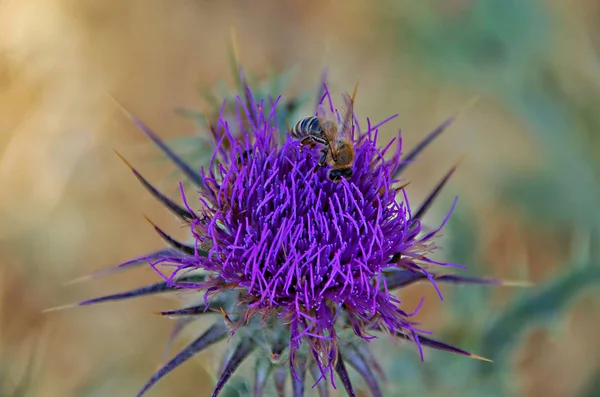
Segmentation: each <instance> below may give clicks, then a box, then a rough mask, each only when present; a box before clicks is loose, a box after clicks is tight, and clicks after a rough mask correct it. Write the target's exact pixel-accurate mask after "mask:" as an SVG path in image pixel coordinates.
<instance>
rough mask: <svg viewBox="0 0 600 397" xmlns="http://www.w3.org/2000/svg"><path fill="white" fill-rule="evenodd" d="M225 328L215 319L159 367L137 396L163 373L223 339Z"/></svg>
mask: <svg viewBox="0 0 600 397" xmlns="http://www.w3.org/2000/svg"><path fill="white" fill-rule="evenodd" d="M226 331H227V329H226V328H225V325H224V324H223V322H222V321H217V322H216V323H215V324H214V325H213V326H212V327H210V328H209V329H208V330H207V331H206V332H204V333H203V334H202V335H201V336H200V337H199V338H198V339H196V340H195V341H193V342H192V343H191V344H189V345H188V346H187V347H186V348H184V349H183V350H182V351H181V352H180V353H179V354H177V355H176V356H175V357H173V359H172V360H171V361H169V362H168V363H167V364H165V366H164V367H162V368H161V369H159V370H158V371H157V372H156V373H155V374H154V375H153V376H152V378H150V380H149V381H148V383H146V384H145V385H144V387H143V388H142V390H140V392H139V393H138V394H137V397H141V396H143V395H144V394H145V393H146V392H147V391H148V390H149V389H150V388H151V387H152V386H154V385H155V384H156V382H158V381H159V380H160V379H162V378H163V377H164V376H165V375H167V374H168V373H170V372H171V371H173V370H174V369H175V368H177V367H178V366H180V365H181V364H183V363H184V362H186V361H187V360H189V359H190V358H192V357H193V356H195V355H196V354H198V353H199V352H201V351H202V350H204V349H206V348H207V347H209V346H211V345H213V344H215V343H217V342H219V341H220V340H222V339H224V338H225V336H226Z"/></svg>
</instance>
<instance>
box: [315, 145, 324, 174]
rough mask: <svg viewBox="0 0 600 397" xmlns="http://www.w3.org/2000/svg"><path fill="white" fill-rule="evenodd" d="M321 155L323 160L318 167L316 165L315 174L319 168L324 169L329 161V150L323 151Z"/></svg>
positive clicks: (320, 160)
mask: <svg viewBox="0 0 600 397" xmlns="http://www.w3.org/2000/svg"><path fill="white" fill-rule="evenodd" d="M321 153H322V155H321V158H320V159H319V162H318V163H317V165H315V169H314V172H316V171H317V170H318V169H319V168H321V167H324V166H325V162H326V161H327V149H323V150H321Z"/></svg>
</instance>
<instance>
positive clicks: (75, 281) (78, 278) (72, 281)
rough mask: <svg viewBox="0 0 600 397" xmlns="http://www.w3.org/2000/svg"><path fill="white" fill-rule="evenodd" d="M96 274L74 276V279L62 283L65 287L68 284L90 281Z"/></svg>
mask: <svg viewBox="0 0 600 397" xmlns="http://www.w3.org/2000/svg"><path fill="white" fill-rule="evenodd" d="M94 276H95V275H94V274H86V275H85V276H81V277H77V278H74V279H73V280H69V281H67V282H65V283H63V284H62V285H63V287H66V286H67V285H73V284H79V283H82V282H84V281H89V280H91V279H93V278H94Z"/></svg>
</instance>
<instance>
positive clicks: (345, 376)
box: [335, 353, 356, 397]
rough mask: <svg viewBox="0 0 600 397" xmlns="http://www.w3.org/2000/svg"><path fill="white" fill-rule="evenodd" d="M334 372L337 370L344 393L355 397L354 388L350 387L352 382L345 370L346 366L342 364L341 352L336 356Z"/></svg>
mask: <svg viewBox="0 0 600 397" xmlns="http://www.w3.org/2000/svg"><path fill="white" fill-rule="evenodd" d="M335 372H337V374H338V376H339V377H340V380H341V381H342V384H343V385H344V388H345V389H346V393H348V396H349V397H356V393H355V392H354V388H353V387H352V382H351V381H350V376H349V375H348V371H347V370H346V366H345V365H344V359H343V357H342V355H341V353H340V354H339V356H338V360H337V363H336V365H335Z"/></svg>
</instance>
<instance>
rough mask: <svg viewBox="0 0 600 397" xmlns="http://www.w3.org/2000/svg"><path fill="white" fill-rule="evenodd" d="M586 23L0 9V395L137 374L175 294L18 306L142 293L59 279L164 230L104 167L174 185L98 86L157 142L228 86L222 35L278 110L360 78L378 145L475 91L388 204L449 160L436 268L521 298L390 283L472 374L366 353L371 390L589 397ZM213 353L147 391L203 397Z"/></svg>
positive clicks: (127, 382)
mask: <svg viewBox="0 0 600 397" xmlns="http://www.w3.org/2000/svg"><path fill="white" fill-rule="evenodd" d="M599 17H600V1H598V0H570V1H568V2H566V1H560V0H546V1H535V0H421V1H399V0H396V1H391V0H385V1H384V0H382V1H378V2H363V1H360V2H359V1H312V0H304V1H302V2H300V1H289V2H277V1H262V0H261V1H253V2H233V1H220V2H214V1H201V0H172V1H165V0H129V1H116V0H104V1H102V2H99V1H88V0H24V1H16V0H12V1H11V0H4V1H0V153H1V154H0V187H1V189H2V194H1V195H0V205H1V206H0V255H1V260H0V396H2V397H4V396H9V397H17V396H43V397H53V396H77V397H79V396H81V397H83V396H130V395H135V393H136V392H137V391H138V390H139V388H140V387H141V385H142V384H143V383H144V382H145V381H146V380H147V379H148V378H149V377H150V375H151V373H152V372H153V371H154V370H155V369H156V368H157V367H158V365H159V364H160V360H161V355H162V352H163V347H164V344H165V343H166V340H167V338H168V335H169V332H170V329H171V326H172V322H171V321H169V320H168V319H164V318H159V317H158V316H155V315H153V314H152V313H153V312H156V311H158V310H164V309H169V308H174V307H177V306H178V302H177V301H176V300H173V299H164V298H152V297H149V298H144V299H140V300H132V301H126V302H122V303H115V304H110V303H107V304H103V305H98V306H91V307H88V308H75V309H72V310H68V311H62V312H52V313H44V314H42V313H41V311H42V310H43V309H46V308H49V307H53V306H58V305H63V304H67V303H71V302H76V301H80V300H84V299H88V298H92V297H96V296H100V295H105V294H108V293H113V292H117V291H120V290H125V289H128V288H133V287H137V286H141V285H144V284H146V283H150V282H153V281H154V280H157V276H156V275H155V274H154V273H153V272H152V270H151V269H136V270H132V271H131V272H125V273H122V274H119V275H113V276H110V277H107V278H104V279H98V280H93V281H91V282H87V283H79V284H73V285H65V283H67V282H68V281H70V280H72V279H75V278H77V277H79V276H82V275H85V274H88V273H90V272H92V271H94V270H98V269H101V268H103V267H108V266H110V265H114V264H117V263H120V262H123V261H125V260H128V259H130V258H132V257H135V256H138V255H141V254H144V253H147V252H150V251H151V250H154V249H158V248H161V247H162V242H161V241H160V239H159V238H158V237H157V236H156V234H155V233H154V231H153V230H152V228H151V227H149V225H148V224H147V223H146V221H145V220H144V219H143V217H142V215H143V214H146V215H148V216H150V218H151V219H152V220H153V221H155V222H156V223H157V224H159V225H161V226H164V227H165V229H168V230H169V231H170V232H173V233H174V235H175V236H177V237H183V236H185V230H183V229H181V230H180V229H178V228H177V226H175V224H174V222H173V219H172V216H171V215H170V214H169V213H167V211H165V210H164V209H163V208H161V206H160V204H158V203H156V202H155V201H154V200H153V199H152V198H151V197H150V196H149V194H147V193H146V192H145V191H144V190H143V188H142V187H141V186H139V185H138V184H137V182H136V181H135V180H134V178H133V177H132V175H131V174H130V173H129V171H128V170H127V169H126V167H125V166H124V165H123V164H122V163H121V161H120V160H119V159H118V158H117V157H116V156H115V154H114V152H113V149H117V150H118V151H119V152H120V153H122V154H123V155H124V156H125V157H126V158H128V159H129V160H130V161H131V162H132V163H133V164H135V165H136V166H137V168H138V169H139V170H140V171H141V172H142V173H143V174H145V175H146V176H147V177H148V178H149V179H150V180H151V181H154V182H157V183H158V185H159V186H160V187H162V188H164V189H165V190H167V191H170V192H173V191H175V189H176V182H177V180H178V179H177V177H175V178H172V175H171V172H172V171H173V168H172V167H170V166H169V165H166V163H165V162H160V161H157V159H158V160H160V155H159V153H158V152H157V151H155V150H154V148H153V147H151V146H150V145H149V144H148V142H147V140H146V138H145V137H144V136H143V134H142V133H140V132H139V131H138V130H137V129H136V127H135V126H134V125H133V124H132V123H131V122H130V121H129V120H128V119H127V118H126V117H124V116H123V114H122V113H121V112H120V111H119V109H118V108H117V107H116V106H115V105H114V103H112V102H111V101H110V100H109V99H108V97H107V95H106V93H107V92H109V93H110V94H112V95H113V96H115V97H116V98H117V99H118V100H119V101H120V102H122V103H123V104H124V105H125V106H126V107H127V108H128V109H129V110H130V111H131V112H132V113H134V114H135V115H137V116H138V117H140V118H141V119H142V120H143V121H144V122H145V123H147V124H148V125H149V126H151V127H152V128H153V129H154V130H155V131H156V132H157V133H158V134H160V135H161V136H162V137H164V138H165V139H175V138H182V137H193V136H198V134H199V133H201V131H206V129H205V128H203V127H202V125H201V124H200V123H198V122H197V120H194V117H188V116H190V114H192V115H193V114H194V113H193V112H192V111H190V110H189V109H192V110H193V109H195V110H196V111H198V110H200V109H201V108H202V107H205V108H210V106H211V105H210V103H209V102H208V101H207V100H206V99H205V98H204V96H203V94H202V93H203V92H204V89H205V88H207V87H208V88H215V87H216V86H217V83H218V82H221V83H220V84H221V86H220V87H221V88H220V89H218V90H217V91H216V92H217V93H219V92H225V93H226V95H228V94H227V93H234V91H233V88H234V84H233V83H234V81H233V78H232V74H231V70H230V52H231V51H230V49H231V39H230V30H231V27H235V29H236V30H237V34H238V41H239V48H240V59H241V61H242V63H243V64H244V66H245V68H246V69H247V70H249V71H251V72H253V74H254V76H256V78H257V81H260V80H261V79H268V78H271V80H273V75H275V76H277V75H281V74H282V73H284V72H286V73H287V72H290V73H289V74H286V75H285V76H286V79H287V82H288V84H287V85H286V86H285V88H284V89H282V90H283V92H281V93H282V94H283V95H284V99H285V98H286V97H293V96H295V95H299V94H303V93H306V92H307V91H308V92H309V96H310V95H312V94H311V93H312V92H316V89H317V88H318V84H319V78H320V74H321V71H322V69H323V68H324V67H327V68H328V71H329V83H330V85H331V89H332V91H333V92H334V95H335V96H334V98H339V93H341V92H342V91H343V90H351V89H352V88H353V87H354V84H355V83H356V81H357V80H358V81H360V85H359V90H358V95H357V99H356V112H357V114H358V117H359V119H360V120H363V121H364V120H365V118H366V117H367V116H368V117H370V118H371V120H375V121H377V120H382V119H384V118H385V117H387V116H389V115H391V114H394V113H399V117H398V118H397V119H395V120H394V121H393V122H391V123H390V124H388V125H387V126H386V127H385V128H384V129H383V131H382V133H383V134H385V135H386V136H387V137H390V138H391V137H392V136H394V135H395V134H396V132H397V130H398V128H401V129H402V133H403V137H404V145H405V148H406V149H410V148H411V147H412V146H413V145H415V144H416V143H417V142H418V141H419V140H420V139H422V138H423V137H424V136H425V134H427V133H428V132H429V131H431V130H432V129H433V128H435V127H436V126H437V125H439V124H440V123H442V122H443V121H444V120H446V119H447V118H448V117H450V116H452V115H453V114H455V112H457V111H458V110H459V109H460V108H461V107H462V106H463V105H464V104H465V103H466V102H467V101H469V100H470V99H471V98H472V97H473V96H478V97H479V101H478V102H477V104H476V106H474V107H472V108H470V110H468V111H467V112H464V113H462V114H461V115H460V116H459V117H458V118H457V119H456V121H455V123H454V124H453V125H452V126H451V127H450V128H449V129H448V130H447V131H446V132H445V133H444V134H443V136H441V137H440V138H439V139H438V140H437V141H436V142H434V143H433V144H432V145H431V146H430V147H429V148H428V150H427V151H426V152H425V153H424V154H423V156H421V157H420V161H418V162H417V163H415V164H414V165H412V166H411V167H409V170H408V171H407V172H406V174H405V176H406V177H407V179H408V180H410V181H412V183H411V185H410V186H409V187H408V194H409V196H410V197H411V200H412V202H413V203H415V204H418V203H419V202H420V201H421V200H422V199H423V198H424V197H425V195H426V194H427V193H428V192H429V191H430V189H431V188H432V187H433V186H434V184H435V183H436V182H437V181H438V180H439V179H440V178H441V177H442V176H443V174H444V173H445V172H446V171H447V169H449V167H451V166H452V164H454V162H455V161H456V160H457V159H458V158H459V157H460V156H461V155H462V154H463V153H465V152H468V155H467V157H466V159H465V161H463V162H462V164H461V166H460V168H459V170H458V171H457V172H456V173H455V176H454V177H453V179H452V180H451V183H450V184H449V186H448V188H447V190H446V192H445V193H444V195H443V196H442V197H441V199H439V200H438V202H437V205H436V207H435V208H434V209H433V210H432V211H431V212H430V213H429V215H428V218H427V221H428V222H429V223H430V224H432V225H435V224H438V223H439V222H440V221H441V220H442V219H443V216H444V214H445V213H446V211H447V210H448V209H449V207H450V204H451V201H452V198H453V196H454V195H459V196H460V199H459V204H458V209H457V210H456V212H455V215H454V217H453V218H452V220H451V222H450V224H449V225H448V228H447V229H446V230H445V232H444V236H443V239H442V246H443V247H444V249H443V251H441V252H440V257H441V258H444V259H447V260H453V261H459V262H461V263H463V264H465V265H467V266H469V269H470V270H469V272H465V274H475V275H483V276H491V277H497V278H501V279H506V280H529V281H532V282H533V283H534V286H533V287H530V288H526V289H523V288H519V289H515V288H509V287H491V288H490V287H470V286H463V287H454V286H450V287H448V286H446V287H447V288H444V289H443V291H444V293H445V296H446V298H447V299H446V300H445V301H444V302H440V301H439V299H438V298H437V297H436V295H435V293H434V292H433V291H432V289H431V288H427V286H416V287H413V288H412V289H409V290H407V291H406V292H402V293H401V295H402V299H403V301H404V302H406V304H407V305H408V306H409V307H415V306H416V305H417V304H418V302H419V300H420V298H421V297H422V296H424V297H425V298H426V304H425V307H424V309H423V310H422V311H421V315H420V318H419V320H420V321H421V322H422V324H423V325H422V328H424V329H428V330H432V331H433V332H434V336H435V337H436V338H438V339H442V338H443V339H444V340H445V341H449V342H453V343H455V344H457V345H458V346H460V347H463V348H466V349H470V350H471V351H473V352H474V353H476V354H480V355H484V356H486V357H489V358H492V359H494V361H495V363H494V364H485V366H481V365H480V364H478V363H477V364H474V363H473V361H471V360H468V359H466V358H464V357H454V356H452V355H450V354H448V353H443V352H431V351H430V352H426V362H425V363H421V362H420V360H419V357H418V354H417V352H416V350H415V349H414V348H412V347H408V346H404V345H403V346H398V347H397V348H394V349H390V347H389V346H385V345H384V344H382V343H379V344H377V343H378V342H377V343H376V344H375V349H379V351H381V352H383V355H381V357H384V358H382V360H383V361H384V362H385V367H386V368H387V371H388V375H389V382H388V384H387V385H386V392H387V394H386V395H390V396H403V395H410V396H531V397H533V396H547V397H554V396H556V397H559V396H576V397H593V396H600V384H599V383H600V381H599V379H600V332H598V327H599V325H600V299H599V293H600V291H599V290H598V288H597V285H598V281H600V275H599V272H600V270H599V266H600V265H599V264H598V263H597V262H596V260H597V259H598V250H597V248H596V247H597V242H598V239H599V238H600V233H599V231H600V207H599V206H598V204H597V203H599V202H600V201H599V200H600V179H599V178H598V159H599V158H600V157H599V155H600V113H598V112H597V106H598V103H600V62H599V61H600V51H599V50H600V29H599V28H598V26H600V25H598V23H597V21H598V18H599ZM290 68H291V71H290ZM269 76H271V77H269ZM275 80H277V79H275ZM223 87H224V88H223ZM228 87H229V88H228ZM228 90H229V91H228ZM310 90H313V91H310ZM274 94H279V92H275V93H274ZM216 96H217V97H218V98H219V100H221V99H222V97H223V94H218V95H216ZM310 98H311V100H312V97H310ZM312 105H313V103H312V102H310V103H308V106H312ZM181 108H185V109H188V110H187V111H181ZM177 109H179V111H177ZM305 109H308V110H306V111H310V108H309V107H307V108H305ZM193 335H195V333H194V330H193V329H190V330H189V332H188V333H187V334H186V336H190V337H191V336H193ZM182 339H183V340H182V342H181V343H184V342H185V341H186V338H182ZM178 346H179V347H181V344H179V345H178ZM390 351H392V352H393V353H390ZM218 352H219V349H213V350H211V351H209V352H207V353H203V354H201V355H199V356H198V357H197V358H196V359H194V360H191V361H190V362H189V363H187V364H186V365H184V366H182V367H181V368H179V369H177V371H175V372H174V373H172V374H171V375H169V376H168V377H167V378H165V379H164V380H162V381H161V382H160V383H159V384H158V385H157V386H156V388H155V389H154V390H152V391H151V392H150V393H149V394H148V396H173V397H178V396H181V397H184V396H201V395H207V393H209V390H212V385H213V384H214V381H215V378H214V370H215V365H216V363H217V358H216V357H218V356H217V354H218ZM240 384H243V383H240ZM358 386H359V388H361V387H360V383H358ZM363 389H364V387H363ZM365 390H366V389H365ZM231 393H232V394H230V395H232V396H233V395H236V394H235V393H236V391H232V392H231ZM237 395H244V392H243V390H242V391H238V392H237ZM363 395H367V394H363Z"/></svg>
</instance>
